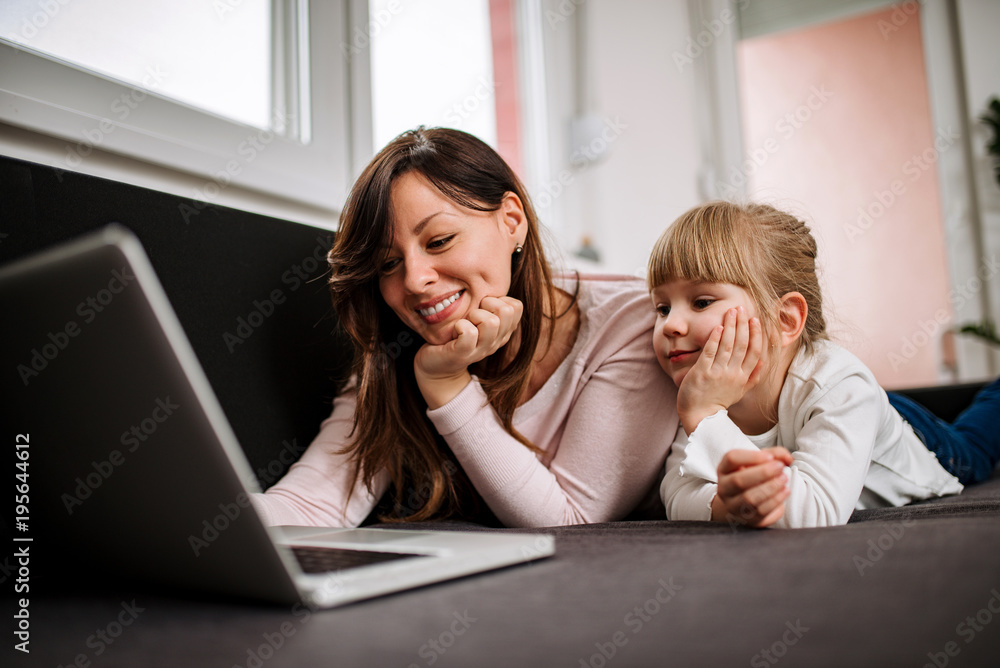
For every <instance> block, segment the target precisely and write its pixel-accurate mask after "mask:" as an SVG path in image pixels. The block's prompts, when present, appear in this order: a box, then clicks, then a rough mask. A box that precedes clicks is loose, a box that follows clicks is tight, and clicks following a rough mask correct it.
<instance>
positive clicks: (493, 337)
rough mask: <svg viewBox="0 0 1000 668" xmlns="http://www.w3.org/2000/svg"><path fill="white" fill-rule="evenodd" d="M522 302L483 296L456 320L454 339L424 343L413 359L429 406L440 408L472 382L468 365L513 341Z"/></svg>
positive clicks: (519, 320)
mask: <svg viewBox="0 0 1000 668" xmlns="http://www.w3.org/2000/svg"><path fill="white" fill-rule="evenodd" d="M523 310H524V306H523V304H521V302H520V301H518V300H517V299H514V298H513V297H506V296H505V297H484V298H483V300H482V301H481V302H480V304H479V308H475V309H472V310H471V311H469V314H468V315H467V316H466V317H465V318H464V319H462V320H459V321H458V322H456V323H455V338H453V339H452V340H451V341H448V342H447V343H445V344H442V345H431V344H429V343H425V344H424V345H423V346H421V348H420V350H418V351H417V354H416V357H415V358H414V360H413V371H414V374H415V375H416V379H417V386H418V387H419V388H420V393H421V394H423V396H424V399H425V400H426V401H427V406H428V408H439V407H441V406H443V405H445V404H446V403H448V402H449V401H451V400H452V399H453V398H455V395H457V394H458V393H459V392H461V391H462V389H463V388H465V386H466V385H468V384H469V381H470V380H471V376H470V374H469V365H471V364H475V363H476V362H479V361H480V360H483V359H486V358H487V357H489V356H490V355H492V354H493V353H495V352H496V351H497V350H499V349H500V348H501V347H502V346H503V345H505V344H506V343H507V341H509V340H510V337H511V336H512V335H513V334H514V332H515V331H516V330H517V326H518V325H519V324H520V322H521V313H522V312H523Z"/></svg>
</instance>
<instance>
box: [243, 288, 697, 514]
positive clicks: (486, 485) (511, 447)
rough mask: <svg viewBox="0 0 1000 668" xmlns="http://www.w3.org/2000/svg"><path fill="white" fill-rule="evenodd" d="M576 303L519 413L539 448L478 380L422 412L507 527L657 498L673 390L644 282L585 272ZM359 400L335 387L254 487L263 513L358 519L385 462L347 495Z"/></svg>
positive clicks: (385, 481) (672, 427)
mask: <svg viewBox="0 0 1000 668" xmlns="http://www.w3.org/2000/svg"><path fill="white" fill-rule="evenodd" d="M562 287H564V288H565V289H566V290H567V291H569V292H572V291H573V289H574V287H575V286H574V285H573V281H572V280H570V281H569V282H568V283H567V284H565V285H563V286H562ZM579 307H580V329H579V332H578V334H577V338H576V342H575V343H574V345H573V349H572V351H571V352H570V353H569V355H568V356H567V357H566V359H565V360H563V362H562V364H560V365H559V367H558V368H557V369H556V371H555V372H554V373H553V374H552V376H551V377H550V378H549V379H548V381H546V382H545V384H544V385H543V386H542V387H541V388H540V389H539V390H538V392H537V393H536V394H535V396H533V397H532V398H531V399H529V400H528V401H527V402H525V403H524V404H523V405H521V406H519V407H518V408H517V409H516V410H515V412H514V420H513V423H514V427H515V429H517V430H518V432H520V433H521V434H522V435H524V436H525V437H526V438H528V439H529V440H530V441H531V442H532V443H533V444H535V445H536V446H537V447H538V448H540V449H541V453H539V454H536V453H534V452H532V451H531V450H529V449H528V448H526V447H525V446H524V445H522V444H521V443H520V442H519V441H518V440H517V439H515V438H514V437H513V436H511V435H510V434H509V433H507V431H506V430H505V429H504V428H503V426H502V425H501V424H500V421H499V418H498V417H497V414H496V411H495V410H494V409H493V407H492V406H491V405H490V404H488V403H487V401H486V394H485V392H484V391H483V389H482V386H480V384H479V382H478V380H476V379H473V381H472V382H471V383H469V384H468V385H467V386H466V387H465V389H463V390H462V391H461V392H460V393H459V394H458V395H457V396H456V397H455V398H454V399H452V400H451V401H450V402H448V403H447V404H445V405H444V406H441V407H440V408H437V409H434V410H429V411H428V412H427V415H428V416H429V418H430V420H431V422H432V423H433V424H434V427H435V428H436V429H437V431H438V433H440V434H441V436H442V437H443V438H444V440H445V441H446V442H447V444H448V446H449V447H450V448H451V450H452V452H453V453H454V454H455V456H456V458H457V459H458V462H459V464H460V465H461V466H462V468H463V470H464V471H465V472H466V474H467V475H468V476H469V479H470V480H471V481H472V483H473V485H475V487H476V490H477V491H478V492H479V493H480V495H481V496H482V497H483V499H484V500H485V501H486V503H487V504H488V505H489V507H490V509H491V510H492V511H493V513H494V514H495V515H496V516H497V518H498V519H499V520H500V521H501V522H503V523H504V524H505V525H507V526H511V527H533V526H558V525H567V524H580V523H587V522H606V521H611V520H620V519H623V518H624V517H625V516H627V515H628V514H629V513H630V512H631V511H633V510H634V509H636V508H637V507H639V506H642V505H644V504H646V503H648V502H649V500H650V499H652V500H653V501H656V502H657V504H658V502H659V500H658V498H657V483H658V482H659V479H660V476H661V475H662V473H663V466H664V462H665V460H666V457H667V451H668V449H669V447H670V443H671V441H672V440H673V437H674V434H675V433H676V431H677V424H678V421H677V389H676V388H675V387H674V384H673V382H672V381H671V380H670V379H669V378H668V377H667V376H666V375H665V374H664V373H663V372H662V371H661V370H660V368H659V365H658V363H657V361H656V357H655V355H654V353H653V347H652V345H651V344H650V342H651V340H652V327H653V323H654V319H655V316H654V313H653V309H652V308H651V306H650V302H649V292H648V290H647V288H646V285H645V283H644V281H642V280H639V279H634V278H629V277H596V276H594V277H587V276H584V277H581V284H580V292H579ZM355 401H356V396H355V394H354V392H353V390H348V391H346V392H345V393H344V394H342V395H341V396H339V397H337V399H336V400H335V401H334V410H333V414H332V415H331V416H330V418H328V419H327V420H326V421H325V422H324V423H323V425H322V427H321V430H320V433H319V435H318V436H317V437H316V439H315V440H314V441H313V443H312V444H311V445H310V446H309V448H308V449H307V450H306V452H305V453H303V455H302V458H301V459H300V460H299V461H298V462H297V463H296V464H294V465H293V466H292V467H291V469H290V470H289V472H288V473H287V474H286V475H285V477H283V478H282V479H281V480H280V481H279V482H278V483H277V484H275V485H274V486H273V487H271V488H270V489H268V490H267V492H266V493H264V494H254V495H252V499H253V502H254V505H255V507H256V508H257V510H258V511H259V512H260V513H261V515H262V517H263V518H264V521H265V522H266V523H268V524H298V525H315V526H357V525H358V524H360V523H361V522H362V521H363V520H364V519H365V518H366V517H367V516H368V514H369V513H370V512H371V510H372V509H373V508H374V506H375V504H376V503H377V501H378V500H379V498H380V497H381V496H382V494H383V493H384V492H385V491H386V490H387V489H388V487H389V485H390V480H389V476H388V475H387V474H386V473H385V472H384V471H380V472H378V473H377V474H376V476H375V484H374V489H373V490H372V492H371V493H369V492H368V490H367V489H365V486H364V484H363V483H361V482H358V483H357V485H356V486H355V488H354V491H353V495H351V497H350V501H349V502H348V500H347V499H348V492H349V491H350V487H349V482H350V476H351V473H352V470H353V469H352V466H353V465H352V463H351V462H350V461H349V459H348V458H347V457H346V456H345V455H338V454H336V451H337V450H339V449H341V448H343V446H344V444H345V443H347V442H348V438H349V434H350V431H351V427H352V425H353V418H354V406H355Z"/></svg>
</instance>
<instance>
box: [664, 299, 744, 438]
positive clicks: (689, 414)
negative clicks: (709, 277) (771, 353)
mask: <svg viewBox="0 0 1000 668" xmlns="http://www.w3.org/2000/svg"><path fill="white" fill-rule="evenodd" d="M763 340H764V337H763V334H762V332H761V327H760V321H759V320H758V319H757V318H747V313H746V311H745V310H744V308H743V307H742V306H741V307H739V308H738V309H735V308H734V309H729V310H728V311H727V312H726V315H725V318H724V319H723V321H722V324H721V325H719V326H718V327H716V328H715V330H713V331H712V335H711V336H710V337H709V339H708V341H707V342H706V343H705V345H704V347H703V348H702V351H701V355H700V356H699V357H698V360H697V361H696V362H695V364H694V366H693V367H691V370H690V371H689V372H688V373H687V375H686V376H685V377H684V379H683V380H682V381H681V385H680V387H679V388H677V414H678V416H679V417H680V419H681V424H682V425H683V426H684V431H686V432H687V433H688V434H691V433H692V432H693V431H694V430H695V428H696V427H697V426H698V425H699V424H700V423H701V421H702V420H703V419H705V418H706V417H708V416H710V415H713V414H715V413H717V412H719V411H720V410H723V409H726V408H729V407H730V406H732V405H733V404H735V403H736V402H737V401H739V400H740V399H742V398H743V395H745V394H746V393H747V392H748V391H749V390H750V389H752V388H753V387H754V386H755V385H756V384H757V382H758V380H759V379H760V373H761V370H762V369H763V366H764V363H763V360H762V359H761V353H762V350H763Z"/></svg>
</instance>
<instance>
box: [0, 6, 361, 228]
mask: <svg viewBox="0 0 1000 668" xmlns="http://www.w3.org/2000/svg"><path fill="white" fill-rule="evenodd" d="M273 15H274V21H273V24H274V30H275V39H276V44H283V45H288V48H285V49H282V50H276V54H278V57H276V58H275V67H276V72H275V74H276V76H275V77H274V80H275V97H274V99H275V104H274V109H275V110H276V116H278V115H279V114H280V117H279V123H277V124H276V126H275V127H276V130H277V131H272V130H261V129H259V128H255V127H251V126H249V125H244V124H241V123H237V122H234V121H231V120H227V119H224V118H221V117H219V116H216V115H213V114H211V113H208V112H205V111H202V110H199V109H195V108H193V107H190V106H187V105H184V104H182V103H179V102H177V101H175V100H171V99H168V98H165V97H162V96H159V95H156V94H155V93H147V92H144V91H141V90H138V89H135V88H132V87H130V86H128V85H125V84H123V83H121V82H119V81H116V80H113V79H111V78H108V77H103V76H100V75H98V74H95V73H93V72H89V71H86V70H84V69H81V68H78V67H74V66H73V65H71V64H68V63H65V62H63V61H59V60H57V59H55V58H52V57H50V56H46V55H43V54H40V53H37V52H33V51H31V50H30V49H27V48H24V47H22V46H20V45H15V44H13V43H11V42H7V41H4V40H0V122H4V123H8V124H10V125H13V126H19V127H22V128H27V129H29V130H32V131H35V132H38V133H41V134H45V135H50V136H54V137H57V138H59V139H60V140H64V141H66V142H68V143H67V144H66V145H65V151H64V154H63V155H62V156H61V157H57V158H56V160H55V162H54V165H55V166H57V167H60V168H62V169H65V170H67V171H85V169H81V168H80V164H81V163H82V162H84V161H85V160H86V157H87V155H88V154H89V153H90V152H91V151H93V150H102V151H108V152H111V153H117V154H121V155H125V156H129V157H132V158H136V159H139V160H141V161H144V162H148V163H153V164H156V165H162V166H166V167H168V168H171V169H173V170H178V171H180V172H186V173H189V174H194V175H196V176H197V177H199V178H204V179H205V181H204V183H203V186H202V189H201V190H200V191H199V189H197V188H196V189H195V191H194V192H193V193H191V194H192V196H194V197H196V198H199V199H204V200H206V201H212V200H213V199H214V196H217V195H218V193H219V192H220V191H221V190H224V189H225V188H227V187H228V186H230V185H235V186H238V187H240V188H245V189H249V190H252V191H258V192H262V193H266V194H268V195H271V196H274V197H279V198H283V199H287V200H292V201H294V202H298V203H301V204H305V205H308V206H311V207H317V208H319V209H322V210H326V211H335V210H338V209H339V207H340V206H341V205H342V204H343V201H344V199H345V198H346V196H347V192H348V190H349V188H350V184H351V182H352V180H353V177H354V175H355V174H356V171H357V165H358V164H360V163H363V162H364V161H367V159H368V157H369V156H370V153H371V139H370V136H371V130H370V125H371V121H370V116H371V103H370V82H369V77H370V75H369V65H368V63H369V54H368V48H367V41H365V40H360V41H359V40H357V39H356V37H355V40H354V41H359V43H358V44H354V43H353V42H352V37H351V36H352V35H354V36H357V35H364V34H366V33H367V30H368V3H367V1H366V0H323V1H313V2H308V1H307V0H275V2H274V13H273ZM359 30H360V31H361V32H358V31H359ZM298 31H308V36H309V39H308V53H305V52H299V51H297V50H296V49H294V48H291V47H292V45H295V44H299V43H301V41H300V40H298V39H296V37H297V34H299V33H298ZM303 61H304V62H305V63H307V64H308V67H305V68H301V69H300V68H299V67H298V64H299V63H300V62H303ZM297 72H298V73H299V76H295V75H294V73H297ZM290 73H291V75H290ZM151 76H155V75H153V74H151ZM284 120H287V121H288V122H282V121H284ZM306 128H309V131H308V132H305V130H306ZM300 138H301V139H303V140H305V141H300Z"/></svg>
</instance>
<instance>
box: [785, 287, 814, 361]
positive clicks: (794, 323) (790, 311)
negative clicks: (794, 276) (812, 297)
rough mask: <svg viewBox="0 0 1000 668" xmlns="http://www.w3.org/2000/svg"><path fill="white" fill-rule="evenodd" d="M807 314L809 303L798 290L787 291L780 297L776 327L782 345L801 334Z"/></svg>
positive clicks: (794, 339)
mask: <svg viewBox="0 0 1000 668" xmlns="http://www.w3.org/2000/svg"><path fill="white" fill-rule="evenodd" d="M808 315H809V304H807V303H806V298H805V297H803V296H802V295H801V293H798V292H789V293H788V294H786V295H784V296H783V297H782V298H781V301H780V304H779V308H778V329H779V332H780V334H781V345H782V347H784V346H787V345H788V344H790V343H794V342H795V341H797V340H798V339H799V337H800V336H802V330H803V329H805V327H806V317H807V316H808Z"/></svg>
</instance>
